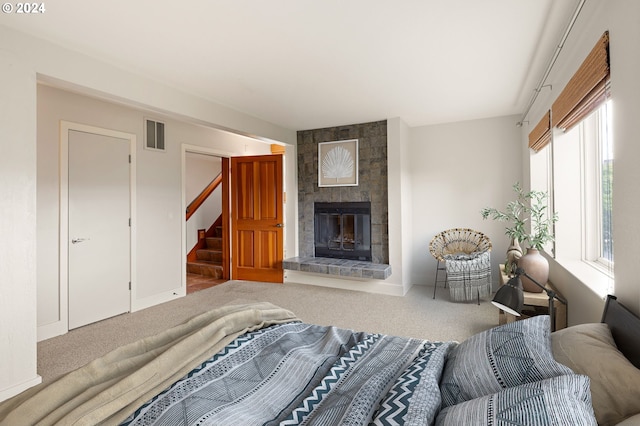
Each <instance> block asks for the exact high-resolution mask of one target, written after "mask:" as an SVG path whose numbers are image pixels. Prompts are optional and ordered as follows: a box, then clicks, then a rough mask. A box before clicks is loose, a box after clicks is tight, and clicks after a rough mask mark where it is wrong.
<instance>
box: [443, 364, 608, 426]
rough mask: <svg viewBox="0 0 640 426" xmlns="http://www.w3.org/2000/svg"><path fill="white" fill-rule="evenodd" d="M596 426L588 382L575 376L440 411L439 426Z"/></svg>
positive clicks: (506, 391) (559, 377) (531, 385)
mask: <svg viewBox="0 0 640 426" xmlns="http://www.w3.org/2000/svg"><path fill="white" fill-rule="evenodd" d="M461 424H464V425H498V424H509V425H534V424H535V425H572V426H573V425H581V426H583V425H594V426H595V425H596V419H595V417H594V415H593V408H591V396H590V393H589V378H588V377H586V376H580V375H577V374H572V375H569V376H558V377H552V378H550V379H546V380H541V381H539V382H534V383H527V384H524V385H520V386H516V387H513V388H509V389H505V390H503V391H500V392H498V393H494V394H492V395H486V396H482V397H480V398H476V399H473V400H471V401H466V402H463V403H461V404H458V405H454V406H451V407H447V408H445V409H443V410H442V411H440V413H439V414H438V417H437V419H436V425H438V426H446V425H461Z"/></svg>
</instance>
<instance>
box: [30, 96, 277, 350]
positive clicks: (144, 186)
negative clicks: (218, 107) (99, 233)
mask: <svg viewBox="0 0 640 426" xmlns="http://www.w3.org/2000/svg"><path fill="white" fill-rule="evenodd" d="M145 117H149V113H148V112H146V111H140V110H135V109H132V108H127V107H125V106H122V105H116V104H112V103H109V102H105V101H102V100H98V99H92V98H89V97H86V96H81V95H78V94H74V93H70V92H67V91H63V90H59V89H56V88H52V87H48V86H43V85H39V86H38V206H37V213H38V214H37V217H38V229H39V230H42V231H43V232H42V233H39V234H38V239H37V241H38V254H39V255H38V263H37V266H38V267H37V271H38V306H39V310H38V326H39V327H40V328H39V338H40V339H43V338H48V337H51V336H52V335H56V334H60V333H64V332H66V313H65V312H60V311H59V304H58V300H59V297H60V294H61V289H60V286H62V285H65V284H64V283H60V282H59V280H58V272H59V266H58V265H57V263H56V262H55V261H51V258H54V259H55V258H57V256H51V255H50V254H51V253H56V252H57V247H59V240H58V233H57V231H56V230H57V229H58V220H59V215H58V212H59V200H58V184H57V182H58V181H59V174H60V170H59V167H58V161H57V158H58V157H59V152H58V126H59V122H60V120H61V119H65V120H67V121H72V122H78V123H82V124H88V125H92V126H96V127H103V128H107V129H113V130H118V131H123V132H128V133H133V134H136V136H137V140H138V146H137V150H136V151H137V152H136V182H135V197H136V199H135V202H136V210H137V215H136V217H134V224H135V235H136V240H135V241H134V243H135V247H136V268H135V269H136V276H134V277H132V280H133V281H132V291H133V296H132V309H133V310H138V309H141V308H144V307H147V306H151V305H154V304H157V303H160V302H164V301H166V300H170V299H172V298H176V297H180V296H182V295H184V286H183V284H184V283H183V278H184V277H183V264H184V263H185V259H184V258H183V255H182V243H181V235H182V226H183V222H184V210H183V207H182V186H183V183H182V164H181V162H182V144H185V143H188V144H189V145H190V146H202V147H208V148H217V149H219V150H221V152H227V153H229V154H233V155H249V154H267V153H269V152H270V145H269V144H267V143H264V142H261V141H257V140H253V139H250V138H247V137H245V136H239V135H234V134H231V133H228V132H224V131H221V130H217V129H211V128H207V127H203V126H200V125H193V124H189V123H185V122H182V121H177V120H174V119H172V118H170V117H166V116H158V114H156V116H154V117H153V118H157V119H159V120H161V121H163V122H164V123H165V143H166V151H165V152H159V151H152V150H147V149H144V147H143V126H144V118H145Z"/></svg>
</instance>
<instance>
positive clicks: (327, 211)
mask: <svg viewBox="0 0 640 426" xmlns="http://www.w3.org/2000/svg"><path fill="white" fill-rule="evenodd" d="M314 226H315V232H314V247H315V256H316V257H330V258H336V259H352V260H362V261H371V259H372V256H371V203H370V202H345V203H315V204H314Z"/></svg>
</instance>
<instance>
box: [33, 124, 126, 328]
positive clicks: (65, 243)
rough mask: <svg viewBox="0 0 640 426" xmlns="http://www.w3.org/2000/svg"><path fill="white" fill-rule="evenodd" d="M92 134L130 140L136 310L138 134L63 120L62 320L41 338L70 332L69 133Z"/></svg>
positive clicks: (60, 312) (60, 267) (60, 225)
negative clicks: (71, 131)
mask: <svg viewBox="0 0 640 426" xmlns="http://www.w3.org/2000/svg"><path fill="white" fill-rule="evenodd" d="M70 130H76V131H79V132H86V133H93V134H98V135H103V136H108V137H114V138H119V139H124V140H128V141H129V154H130V155H131V164H130V166H129V173H130V174H129V208H130V212H129V214H130V217H131V228H130V231H129V232H130V265H131V266H130V279H131V292H130V299H129V309H130V310H131V311H133V306H135V305H136V304H135V303H134V302H135V295H136V290H137V281H136V275H137V271H136V263H137V262H136V135H135V134H132V133H125V132H120V131H117V130H111V129H104V128H101V127H95V126H90V125H86V124H80V123H73V122H70V121H65V120H60V135H59V137H60V142H59V143H60V151H59V152H60V182H59V188H60V223H59V224H58V232H59V234H58V241H59V251H60V258H59V261H60V263H59V281H58V285H59V295H60V300H59V301H58V302H59V317H58V322H54V323H50V324H47V325H44V326H41V327H38V339H46V338H49V337H53V336H52V335H50V333H58V334H55V335H59V334H64V333H66V332H67V331H68V330H69V240H68V236H69V131H70Z"/></svg>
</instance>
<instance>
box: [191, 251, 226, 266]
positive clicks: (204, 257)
mask: <svg viewBox="0 0 640 426" xmlns="http://www.w3.org/2000/svg"><path fill="white" fill-rule="evenodd" d="M196 258H197V259H198V260H199V261H206V262H213V263H216V264H222V250H209V249H200V250H196Z"/></svg>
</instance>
